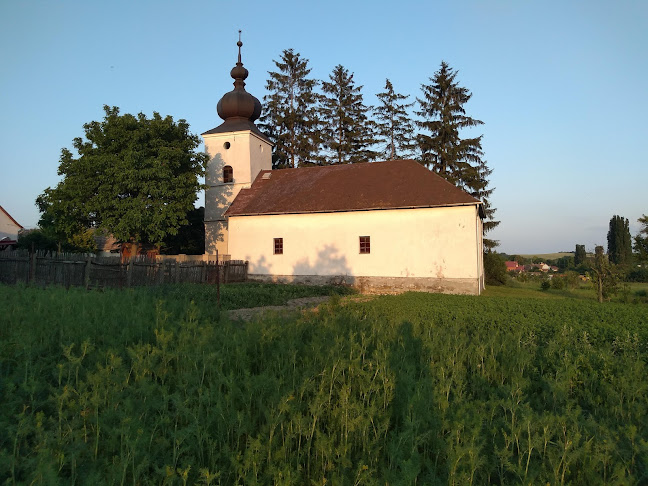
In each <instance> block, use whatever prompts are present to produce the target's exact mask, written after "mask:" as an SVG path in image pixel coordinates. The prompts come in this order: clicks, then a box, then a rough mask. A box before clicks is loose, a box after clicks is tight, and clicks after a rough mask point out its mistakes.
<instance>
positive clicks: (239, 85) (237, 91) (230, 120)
mask: <svg viewBox="0 0 648 486" xmlns="http://www.w3.org/2000/svg"><path fill="white" fill-rule="evenodd" d="M236 45H237V46H238V62H237V63H236V66H234V67H233V68H232V70H231V71H230V76H232V78H233V79H234V89H233V90H232V91H230V92H229V93H225V94H224V95H223V97H222V98H221V99H220V101H219V102H218V106H217V107H216V110H217V112H218V116H220V117H221V118H222V119H223V120H224V122H223V124H221V125H219V126H218V127H216V128H213V129H211V130H209V131H208V132H205V133H204V134H203V135H207V134H210V133H222V132H236V131H240V130H252V131H253V132H254V133H256V134H257V135H260V136H262V137H263V138H264V139H266V140H267V137H266V136H265V135H263V134H262V133H261V132H260V131H259V129H258V128H257V127H256V125H255V124H254V121H255V120H257V119H258V118H259V116H261V102H260V101H259V100H258V99H257V98H255V97H254V96H252V95H251V94H250V93H248V92H247V91H245V80H246V79H247V77H248V75H249V72H248V70H247V69H245V68H244V67H243V63H242V62H241V46H243V43H242V42H241V31H240V30H239V41H238V42H237V43H236Z"/></svg>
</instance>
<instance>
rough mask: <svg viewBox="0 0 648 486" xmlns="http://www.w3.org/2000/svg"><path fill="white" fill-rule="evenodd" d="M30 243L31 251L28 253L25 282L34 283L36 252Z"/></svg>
mask: <svg viewBox="0 0 648 486" xmlns="http://www.w3.org/2000/svg"><path fill="white" fill-rule="evenodd" d="M33 246H34V245H32V251H31V253H30V254H29V277H28V278H27V283H30V284H31V283H34V281H35V280H36V252H35V251H34V248H33Z"/></svg>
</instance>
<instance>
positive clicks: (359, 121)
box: [320, 65, 378, 164]
mask: <svg viewBox="0 0 648 486" xmlns="http://www.w3.org/2000/svg"><path fill="white" fill-rule="evenodd" d="M322 91H323V92H324V96H323V97H322V101H321V109H320V119H321V121H322V130H321V134H322V137H323V146H324V147H325V148H326V149H328V150H329V152H330V155H331V158H332V163H337V164H349V163H350V164H353V163H356V162H367V161H371V160H375V159H376V157H377V155H378V154H377V153H376V152H374V151H372V150H371V146H372V145H374V144H375V142H376V140H375V135H374V133H375V126H374V125H375V124H374V122H373V121H372V120H370V119H369V118H368V117H367V112H368V111H369V109H370V108H369V107H367V106H365V104H364V101H363V97H362V86H356V85H355V82H354V80H353V74H352V73H351V74H350V73H349V71H348V70H347V69H345V68H344V67H343V66H341V65H337V66H336V67H335V68H334V69H333V72H332V73H331V74H330V75H329V81H328V82H327V81H324V82H323V83H322Z"/></svg>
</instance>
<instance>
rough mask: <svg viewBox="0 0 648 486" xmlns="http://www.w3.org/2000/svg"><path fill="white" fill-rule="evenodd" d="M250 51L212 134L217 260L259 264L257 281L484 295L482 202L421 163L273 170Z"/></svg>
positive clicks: (253, 274)
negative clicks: (252, 86)
mask: <svg viewBox="0 0 648 486" xmlns="http://www.w3.org/2000/svg"><path fill="white" fill-rule="evenodd" d="M241 45H242V44H241V42H240V41H239V43H238V46H239V57H238V62H237V63H236V66H235V67H234V68H233V69H232V71H231V76H232V78H234V90H233V91H230V92H229V93H226V94H225V95H224V96H223V97H222V99H221V100H220V101H219V103H218V108H217V110H218V115H219V116H220V117H221V118H222V119H223V120H224V122H223V123H222V124H221V125H219V126H218V127H216V128H214V129H212V130H209V131H207V132H205V133H203V134H202V136H203V139H204V141H205V147H206V150H207V152H208V154H209V155H210V161H209V163H208V167H207V174H206V178H205V182H206V185H207V189H206V192H205V237H206V241H205V250H206V253H208V254H214V253H216V251H218V253H219V255H228V256H229V258H231V259H237V260H247V261H248V262H249V267H248V272H249V274H248V275H249V278H250V279H251V280H260V281H281V282H296V283H311V284H320V283H344V284H348V285H353V286H355V287H357V288H359V289H360V290H361V291H363V292H380V293H394V292H403V291H407V290H420V291H430V292H445V293H462V294H479V293H481V291H482V290H483V289H484V266H483V251H484V249H483V240H482V238H483V227H482V220H483V218H484V212H483V207H482V204H481V202H480V201H478V200H477V199H475V198H473V197H472V196H470V195H468V194H467V193H465V192H464V191H462V190H460V189H458V188H457V187H455V186H454V185H452V184H451V183H449V182H447V181H446V180H445V179H443V178H442V177H440V176H438V175H437V174H435V173H433V172H431V171H430V170H428V169H426V168H425V167H423V166H422V165H420V164H419V163H418V162H416V161H412V160H392V161H385V162H370V163H361V164H344V165H330V166H321V167H319V166H318V167H303V168H297V169H281V170H272V143H271V142H270V140H269V139H268V138H267V137H266V136H265V135H263V133H261V132H260V131H259V129H258V128H257V127H256V126H255V124H254V121H255V120H256V119H257V118H258V117H259V116H260V114H261V104H260V102H259V100H258V99H256V98H255V97H254V96H252V95H251V94H249V93H247V92H246V91H245V79H246V78H247V76H248V71H247V69H245V68H244V67H243V64H242V62H241V51H240V47H241Z"/></svg>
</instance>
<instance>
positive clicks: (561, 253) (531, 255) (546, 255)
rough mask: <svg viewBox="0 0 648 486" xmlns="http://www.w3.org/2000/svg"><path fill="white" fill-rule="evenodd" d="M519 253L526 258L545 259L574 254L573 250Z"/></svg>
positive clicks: (556, 258)
mask: <svg viewBox="0 0 648 486" xmlns="http://www.w3.org/2000/svg"><path fill="white" fill-rule="evenodd" d="M517 255H519V256H521V257H524V258H542V259H543V260H558V259H559V258H562V257H566V256H570V257H573V256H574V252H573V251H559V252H557V253H528V254H522V253H517Z"/></svg>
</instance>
